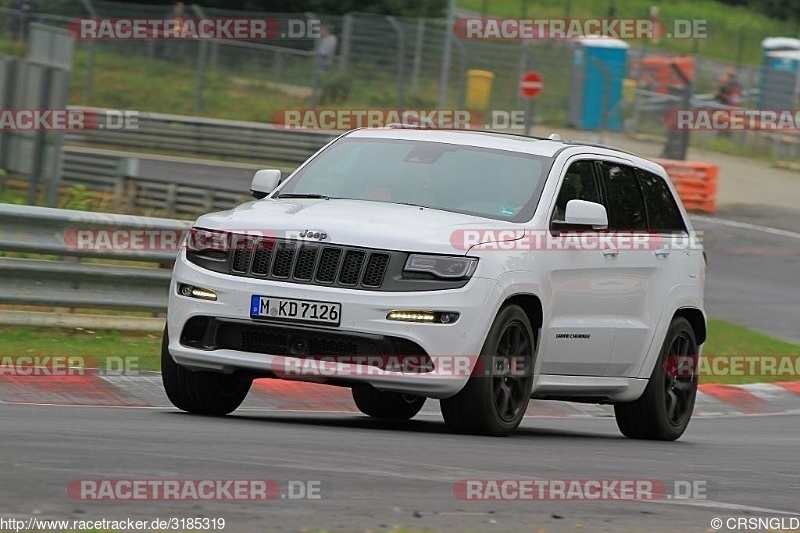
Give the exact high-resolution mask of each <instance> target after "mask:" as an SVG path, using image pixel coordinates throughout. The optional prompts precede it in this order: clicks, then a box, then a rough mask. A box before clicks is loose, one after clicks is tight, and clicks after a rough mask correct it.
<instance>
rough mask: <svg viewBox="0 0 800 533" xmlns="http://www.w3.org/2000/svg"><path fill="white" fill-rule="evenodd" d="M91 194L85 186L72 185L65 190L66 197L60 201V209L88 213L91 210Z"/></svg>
mask: <svg viewBox="0 0 800 533" xmlns="http://www.w3.org/2000/svg"><path fill="white" fill-rule="evenodd" d="M92 202H93V199H92V193H91V192H90V191H89V190H88V189H86V185H82V184H78V185H73V186H72V187H70V188H69V189H67V196H66V197H65V198H64V199H63V200H62V202H61V204H62V205H61V207H62V208H64V209H74V210H76V211H89V210H90V209H91V208H92Z"/></svg>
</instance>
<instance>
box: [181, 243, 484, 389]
mask: <svg viewBox="0 0 800 533" xmlns="http://www.w3.org/2000/svg"><path fill="white" fill-rule="evenodd" d="M179 283H187V284H191V285H196V286H199V287H203V288H207V289H212V290H214V291H216V293H217V300H216V301H207V300H199V299H196V298H191V297H186V296H181V295H179V294H177V291H176V286H177V284H179ZM494 286H495V281H494V280H489V279H484V278H473V279H471V280H470V282H469V283H467V285H466V286H464V287H462V288H459V289H447V290H442V291H425V292H378V291H364V290H352V289H341V288H335V287H326V286H317V285H298V284H295V283H285V282H278V281H271V280H260V279H252V278H243V277H236V276H230V275H226V274H220V273H216V272H213V271H210V270H205V269H202V268H200V267H198V266H196V265H194V264H193V263H190V262H188V261H187V260H186V258H185V253H184V252H181V254H179V256H178V259H177V261H176V263H175V269H174V272H173V276H172V282H171V285H170V295H169V311H168V320H167V328H168V333H169V352H170V354H171V355H172V357H173V359H174V360H175V362H177V363H178V364H180V365H182V366H185V367H188V368H192V369H196V370H212V371H218V372H226V373H230V372H236V371H240V372H248V373H252V374H256V375H264V376H274V377H285V378H290V379H300V380H304V381H314V382H319V383H333V384H345V385H356V384H370V385H373V386H375V387H376V388H379V389H382V390H388V391H397V392H404V393H408V394H418V395H424V396H429V397H434V398H443V397H448V396H452V395H453V394H456V393H457V392H458V391H460V390H461V389H462V388H463V387H464V385H465V384H466V381H467V379H468V378H469V369H466V370H465V368H464V362H465V361H469V362H471V363H473V364H474V361H475V360H476V358H477V354H479V353H480V349H481V346H482V344H483V339H484V336H485V335H486V331H488V324H487V317H486V316H487V315H488V314H490V311H489V310H487V309H486V306H485V303H486V299H487V297H488V296H489V294H490V293H491V292H492V289H493V287H494ZM255 294H257V295H267V296H274V297H283V298H299V299H306V300H321V301H332V302H339V303H341V305H342V310H341V324H340V326H339V327H330V326H313V327H311V328H310V329H312V330H314V331H318V332H321V333H326V332H327V333H330V334H331V335H336V334H340V335H341V334H344V335H348V334H349V336H350V337H358V336H361V337H364V338H369V339H373V340H374V339H379V340H380V339H406V340H408V341H411V342H413V343H415V344H416V345H418V346H419V347H420V348H422V350H424V353H425V354H427V356H428V357H430V360H431V361H432V363H433V366H434V367H435V370H434V371H433V372H425V373H414V372H403V371H395V370H383V369H382V368H378V367H375V366H369V365H359V364H349V363H341V364H339V363H335V362H330V361H327V362H325V364H324V365H323V366H324V367H321V366H320V365H309V364H306V363H307V361H308V359H307V358H306V357H305V356H300V357H295V356H293V355H292V354H291V353H259V352H252V351H247V350H242V349H229V348H216V347H214V346H211V349H208V348H204V347H193V346H187V345H186V344H182V343H181V334H182V333H183V331H184V327H185V325H186V323H187V322H188V321H189V320H190V319H192V318H193V317H211V318H213V319H221V320H222V321H224V322H226V323H236V324H243V325H248V324H251V325H262V326H266V325H269V324H270V322H267V321H263V320H253V319H251V318H250V298H251V296H252V295H255ZM489 307H491V306H489ZM412 309H432V310H437V311H450V312H458V313H460V317H459V318H458V320H457V321H456V322H454V323H451V324H426V323H411V322H398V321H391V320H387V319H386V315H387V313H388V312H389V311H391V310H412ZM489 322H491V320H490V318H489ZM285 325H286V323H281V324H275V327H280V326H285ZM304 329H309V327H308V326H305V327H304ZM390 344H391V343H388V342H386V343H382V342H378V341H376V342H375V343H374V346H379V347H381V350H382V349H383V347H387V351H394V352H397V351H398V349H397V347H396V344H395V349H394V350H390V348H389V346H390ZM401 344H402V343H401ZM215 348H216V349H215ZM401 351H402V350H401ZM373 352H374V350H373ZM354 355H356V354H354ZM358 355H362V354H358ZM380 355H384V356H392V355H408V354H398V353H386V354H380ZM454 360H456V361H457V362H455V363H454V362H453V361H454ZM287 369H291V372H287Z"/></svg>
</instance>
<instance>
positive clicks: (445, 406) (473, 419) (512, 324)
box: [440, 305, 536, 437]
mask: <svg viewBox="0 0 800 533" xmlns="http://www.w3.org/2000/svg"><path fill="white" fill-rule="evenodd" d="M535 352H536V337H535V336H534V334H533V328H532V327H531V323H530V320H528V315H526V314H525V311H523V310H522V308H521V307H519V306H517V305H508V306H506V307H503V308H501V309H500V311H499V312H498V313H497V316H496V317H495V319H494V322H493V323H492V327H491V328H490V329H489V334H488V335H487V336H486V341H485V342H484V344H483V347H482V348H481V354H480V357H479V358H478V363H477V365H476V370H477V375H476V372H473V375H472V376H471V377H470V378H469V381H467V384H466V386H465V387H464V388H463V389H462V390H461V391H460V392H459V393H458V394H456V395H455V396H452V397H450V398H445V399H442V400H440V404H441V408H442V416H444V421H445V422H446V423H447V425H448V426H450V427H451V428H452V429H453V430H455V431H457V432H459V433H470V434H478V435H494V436H498V437H501V436H507V435H510V434H511V433H513V432H514V430H515V429H516V428H517V426H519V424H520V422H522V418H523V416H525V411H526V409H527V408H528V402H529V400H530V397H531V390H532V389H533V364H534V353H535ZM511 356H516V357H517V358H519V357H520V356H521V358H519V359H517V361H518V362H521V363H522V367H523V368H518V367H517V366H516V365H514V364H513V363H511V364H508V363H509V362H510V361H511V360H510V357H511ZM498 358H499V359H498ZM501 360H504V361H505V367H504V369H505V370H504V371H496V370H498V362H499V361H501ZM512 367H513V368H514V370H515V371H514V372H513V374H512V373H511V372H510V370H511V369H512ZM489 370H491V375H482V374H485V373H486V371H489Z"/></svg>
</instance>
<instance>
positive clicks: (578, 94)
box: [567, 37, 628, 131]
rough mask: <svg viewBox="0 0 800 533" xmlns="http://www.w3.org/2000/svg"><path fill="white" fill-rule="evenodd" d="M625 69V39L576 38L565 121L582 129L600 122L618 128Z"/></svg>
mask: <svg viewBox="0 0 800 533" xmlns="http://www.w3.org/2000/svg"><path fill="white" fill-rule="evenodd" d="M627 70H628V43H626V42H624V41H621V40H619V39H610V38H607V37H587V38H584V39H577V40H576V42H575V48H574V50H573V53H572V76H571V80H570V99H569V107H568V110H567V123H568V125H570V126H573V127H576V128H579V129H582V130H599V129H603V126H605V128H604V129H606V130H610V131H620V130H622V87H623V82H624V80H625V73H626V72H627ZM604 115H605V116H604ZM604 119H605V120H604ZM604 121H605V124H604Z"/></svg>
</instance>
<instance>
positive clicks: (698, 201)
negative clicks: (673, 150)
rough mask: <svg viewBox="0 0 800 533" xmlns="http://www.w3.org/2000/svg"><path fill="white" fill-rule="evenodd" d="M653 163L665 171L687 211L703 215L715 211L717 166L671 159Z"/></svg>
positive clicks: (658, 160) (656, 160)
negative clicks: (698, 212)
mask: <svg viewBox="0 0 800 533" xmlns="http://www.w3.org/2000/svg"><path fill="white" fill-rule="evenodd" d="M653 161H654V162H656V163H658V164H659V165H661V166H663V167H664V169H665V170H666V171H667V175H668V176H669V177H670V179H671V180H672V183H673V184H675V189H677V191H678V196H680V197H681V201H682V202H683V205H684V206H685V207H686V210H687V211H702V212H704V213H713V212H714V211H716V209H717V178H718V177H719V167H718V166H716V165H712V164H709V163H699V162H696V161H675V160H672V159H653Z"/></svg>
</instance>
